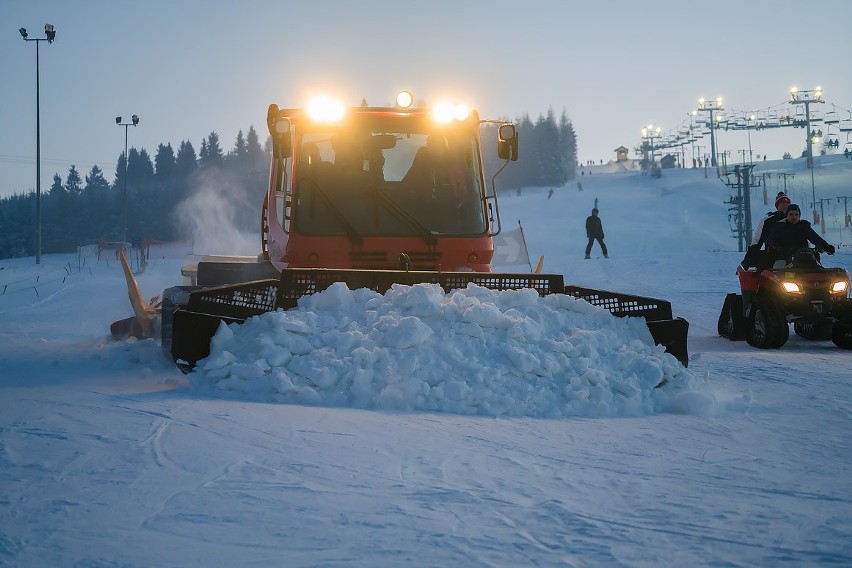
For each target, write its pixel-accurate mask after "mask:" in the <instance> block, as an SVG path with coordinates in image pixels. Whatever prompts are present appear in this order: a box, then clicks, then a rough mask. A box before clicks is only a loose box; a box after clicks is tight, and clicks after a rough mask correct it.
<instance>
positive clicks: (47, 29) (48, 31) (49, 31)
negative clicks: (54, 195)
mask: <svg viewBox="0 0 852 568" xmlns="http://www.w3.org/2000/svg"><path fill="white" fill-rule="evenodd" d="M18 33H20V34H21V37H22V38H23V39H24V41H34V42H36V44H35V45H36V264H41V108H40V106H41V104H40V98H41V96H40V92H39V91H40V85H39V61H38V44H39V42H42V41H46V42H47V43H53V40H54V39H56V29H55V28H54V27H53V26H52V25H50V24H45V25H44V34H45V37H29V34H28V33H27V28H20V29H18Z"/></svg>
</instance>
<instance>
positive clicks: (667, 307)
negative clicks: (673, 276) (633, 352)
mask: <svg viewBox="0 0 852 568" xmlns="http://www.w3.org/2000/svg"><path fill="white" fill-rule="evenodd" d="M565 293H566V294H568V295H569V296H574V297H575V298H580V299H583V300H586V301H587V302H589V303H590V304H592V305H594V306H600V307H601V308H604V309H606V310H608V311H609V312H610V313H611V314H612V315H614V316H617V317H625V316H629V317H641V318H645V323H646V324H647V325H648V331H650V332H651V337H653V338H654V343H655V344H657V345H662V346H663V347H665V348H666V352H667V353H671V354H672V355H673V356H674V357H675V359H677V360H678V361H680V362H681V364H682V365H683V366H684V367H688V366H689V353H687V349H686V345H687V333H688V331H689V322H688V321H686V320H685V319H683V318H673V317H672V305H671V303H670V302H667V301H666V300H660V299H658V298H648V297H645V296H634V295H631V294H621V293H619V292H610V291H608V290H595V289H593V288H581V287H579V286H565Z"/></svg>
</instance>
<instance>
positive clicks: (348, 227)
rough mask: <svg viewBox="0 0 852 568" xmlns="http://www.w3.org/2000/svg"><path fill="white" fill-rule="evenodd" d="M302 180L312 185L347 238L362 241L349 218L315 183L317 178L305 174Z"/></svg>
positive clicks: (357, 241)
mask: <svg viewBox="0 0 852 568" xmlns="http://www.w3.org/2000/svg"><path fill="white" fill-rule="evenodd" d="M302 181H303V182H305V181H306V182H308V183H310V184H311V185H312V186H313V188H314V193H315V194H316V195H318V196H319V198H320V201H322V202H323V204H324V205H325V206H326V207H327V208H328V210H329V211H331V214H332V216H334V219H335V221H337V223H338V224H339V225H340V226H341V227H343V230H344V231H346V234H347V235H349V239H350V240H351V241H352V242H353V243H355V244H361V243H362V242H364V239H363V237H361V234H360V233H359V232H358V230H357V229H355V226H354V225H352V223H350V222H349V220H348V219H347V218H346V216H345V215H344V214H343V212H342V211H341V210H340V208H339V207H338V206H337V205H335V204H334V202H333V201H332V200H331V198H330V197H329V196H328V194H327V193H326V192H325V190H324V189H323V188H322V187H321V186H320V184H319V183H317V180H315V179H314V178H313V177H312V176H305V177H303V178H302Z"/></svg>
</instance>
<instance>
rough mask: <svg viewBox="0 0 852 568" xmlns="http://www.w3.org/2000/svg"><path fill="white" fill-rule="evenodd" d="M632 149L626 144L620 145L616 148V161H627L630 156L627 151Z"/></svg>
mask: <svg viewBox="0 0 852 568" xmlns="http://www.w3.org/2000/svg"><path fill="white" fill-rule="evenodd" d="M629 151H630V150H628V149H627V148H625V147H624V146H619V147H618V148H616V149H615V161H616V162H626V161H627V160H628V159H629V158H628V157H627V153H628V152H629Z"/></svg>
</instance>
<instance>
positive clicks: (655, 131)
mask: <svg viewBox="0 0 852 568" xmlns="http://www.w3.org/2000/svg"><path fill="white" fill-rule="evenodd" d="M662 131H663V130H662V128H660V127H659V126H654V125H653V124H649V125H648V126H646V127H644V128H642V139H643V140H648V144H649V148H650V150H651V169H653V168H654V165H655V164H656V160H655V158H654V138H660V134H661V133H662Z"/></svg>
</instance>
